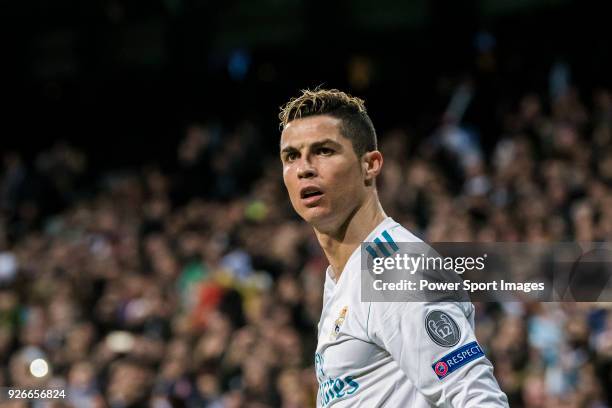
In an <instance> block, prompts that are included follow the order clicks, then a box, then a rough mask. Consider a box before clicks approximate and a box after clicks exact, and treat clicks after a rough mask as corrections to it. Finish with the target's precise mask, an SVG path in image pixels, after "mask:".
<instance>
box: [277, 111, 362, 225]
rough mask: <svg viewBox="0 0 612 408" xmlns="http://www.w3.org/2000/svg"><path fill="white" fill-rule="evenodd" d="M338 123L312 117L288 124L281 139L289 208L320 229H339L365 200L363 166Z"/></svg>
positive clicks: (324, 116)
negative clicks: (290, 206)
mask: <svg viewBox="0 0 612 408" xmlns="http://www.w3.org/2000/svg"><path fill="white" fill-rule="evenodd" d="M340 124H341V121H340V119H337V118H334V117H331V116H327V115H320V116H311V117H307V118H303V119H296V120H294V121H292V122H290V123H289V124H288V125H287V126H286V127H285V129H284V130H283V133H282V135H281V143H280V150H281V161H282V163H283V180H284V182H285V187H287V192H288V193H289V198H290V200H291V204H292V205H293V208H294V209H295V211H296V212H297V213H298V214H299V215H300V216H301V217H302V218H304V220H305V221H306V222H308V223H310V224H311V225H313V226H314V227H318V228H324V229H327V228H336V227H338V226H339V225H340V224H342V223H343V222H344V221H345V220H346V218H347V217H348V216H349V214H350V213H351V212H352V211H353V210H354V209H355V208H356V207H357V206H358V205H359V204H360V203H361V201H362V200H363V198H364V196H365V192H366V189H365V183H364V176H363V173H362V169H361V163H360V160H359V158H358V157H357V155H356V154H355V152H354V150H353V145H352V143H351V141H350V140H348V139H347V138H345V137H344V136H342V135H341V134H340Z"/></svg>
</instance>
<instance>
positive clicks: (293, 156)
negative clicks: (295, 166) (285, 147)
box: [285, 152, 297, 162]
mask: <svg viewBox="0 0 612 408" xmlns="http://www.w3.org/2000/svg"><path fill="white" fill-rule="evenodd" d="M295 159H297V153H295V152H294V153H287V155H286V156H285V160H286V161H288V162H292V161H294V160H295Z"/></svg>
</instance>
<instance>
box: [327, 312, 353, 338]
mask: <svg viewBox="0 0 612 408" xmlns="http://www.w3.org/2000/svg"><path fill="white" fill-rule="evenodd" d="M347 312H348V306H344V307H343V308H342V310H341V311H340V314H339V315H338V318H337V319H336V321H335V322H334V328H333V330H332V332H331V333H330V335H329V339H330V340H336V339H337V338H338V334H339V333H340V327H341V326H342V323H344V319H346V313H347Z"/></svg>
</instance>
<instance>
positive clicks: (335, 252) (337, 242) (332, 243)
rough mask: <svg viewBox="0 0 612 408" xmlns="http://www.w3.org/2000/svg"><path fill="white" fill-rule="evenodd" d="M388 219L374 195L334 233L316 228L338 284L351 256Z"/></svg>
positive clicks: (333, 231) (334, 230)
mask: <svg viewBox="0 0 612 408" xmlns="http://www.w3.org/2000/svg"><path fill="white" fill-rule="evenodd" d="M386 217H387V215H386V214H385V212H384V211H383V209H382V207H381V205H380V202H379V201H378V197H377V196H376V195H372V196H370V199H368V200H366V202H365V203H364V204H363V205H361V206H359V207H358V208H357V209H356V210H355V211H353V212H352V213H351V214H350V215H349V216H348V217H347V219H346V220H345V221H344V223H343V224H341V225H339V226H338V227H336V228H335V229H333V230H332V231H329V232H327V231H326V232H322V231H320V230H318V229H317V228H315V233H316V235H317V239H318V240H319V244H320V245H321V248H323V252H325V256H326V257H327V260H328V261H329V263H330V265H331V266H332V271H333V274H334V280H335V281H336V282H338V280H339V279H340V275H341V274H342V271H343V270H344V266H345V265H346V263H347V262H348V260H349V258H350V256H351V254H352V253H353V252H355V249H357V247H358V246H359V245H361V243H362V242H363V240H364V239H365V238H366V237H367V236H368V235H369V234H370V233H371V232H372V231H373V230H374V228H376V227H377V226H378V224H380V223H381V222H383V220H384V219H385V218H386Z"/></svg>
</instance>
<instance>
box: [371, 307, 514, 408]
mask: <svg viewBox="0 0 612 408" xmlns="http://www.w3.org/2000/svg"><path fill="white" fill-rule="evenodd" d="M367 326H368V328H367V331H368V336H369V337H370V339H371V340H372V341H373V342H374V343H376V344H377V345H378V346H380V347H381V348H383V349H385V350H387V352H388V353H389V354H390V355H391V356H392V358H393V359H394V360H395V361H396V362H397V364H398V365H399V366H400V368H401V370H402V371H403V372H404V373H405V374H406V376H407V377H408V379H409V380H410V381H411V382H412V383H413V385H414V386H415V387H416V388H417V389H418V390H419V391H420V392H421V393H422V394H423V395H424V396H425V398H427V399H428V400H429V401H430V403H431V404H433V405H434V406H437V407H461V408H469V407H508V399H507V397H506V395H505V394H504V393H503V392H502V391H501V389H500V388H499V385H498V383H497V381H496V379H495V377H494V376H493V366H492V364H491V363H490V361H489V360H488V359H487V358H486V356H485V355H484V352H483V350H482V348H481V347H480V345H479V344H478V342H477V341H476V337H475V335H474V330H473V326H474V323H473V306H472V304H471V303H458V302H453V303H451V302H444V303H417V302H372V303H371V304H370V311H369V315H368V325H367Z"/></svg>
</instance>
